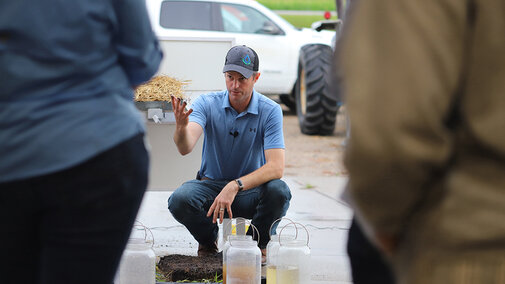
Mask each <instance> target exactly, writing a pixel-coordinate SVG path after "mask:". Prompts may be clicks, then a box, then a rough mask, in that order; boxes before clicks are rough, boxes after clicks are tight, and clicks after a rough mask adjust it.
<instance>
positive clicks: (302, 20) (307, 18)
mask: <svg viewBox="0 0 505 284" xmlns="http://www.w3.org/2000/svg"><path fill="white" fill-rule="evenodd" d="M280 16H281V17H283V18H284V19H285V20H286V21H288V22H290V23H291V24H292V25H293V26H295V27H297V28H310V25H311V24H312V23H313V22H317V21H320V20H324V17H323V15H321V16H317V15H280ZM331 19H332V20H336V19H337V17H331Z"/></svg>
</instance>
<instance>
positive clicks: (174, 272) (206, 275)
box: [158, 253, 223, 282]
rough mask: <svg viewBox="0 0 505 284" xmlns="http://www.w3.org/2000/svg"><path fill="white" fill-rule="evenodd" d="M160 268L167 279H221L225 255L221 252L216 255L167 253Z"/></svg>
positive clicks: (159, 264) (160, 263) (159, 265)
mask: <svg viewBox="0 0 505 284" xmlns="http://www.w3.org/2000/svg"><path fill="white" fill-rule="evenodd" d="M158 270H159V272H161V273H162V274H163V276H164V277H165V278H166V281H173V282H175V281H181V280H189V281H201V280H221V279H222V278H223V255H222V254H221V253H219V254H216V255H214V256H188V255H179V254H172V255H167V256H164V257H162V258H161V259H160V262H159V263H158ZM216 275H217V279H216ZM202 282H203V281H202Z"/></svg>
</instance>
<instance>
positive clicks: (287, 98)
mask: <svg viewBox="0 0 505 284" xmlns="http://www.w3.org/2000/svg"><path fill="white" fill-rule="evenodd" d="M293 90H294V89H293ZM279 100H280V101H281V103H283V104H284V105H285V106H287V107H288V108H289V111H291V112H293V113H296V102H295V96H294V94H289V95H288V94H282V95H279Z"/></svg>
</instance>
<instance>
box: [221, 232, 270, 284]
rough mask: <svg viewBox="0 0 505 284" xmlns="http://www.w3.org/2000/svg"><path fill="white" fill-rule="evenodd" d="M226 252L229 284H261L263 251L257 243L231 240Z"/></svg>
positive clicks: (227, 281) (227, 280)
mask: <svg viewBox="0 0 505 284" xmlns="http://www.w3.org/2000/svg"><path fill="white" fill-rule="evenodd" d="M229 241H230V247H229V248H228V250H227V252H226V283H227V284H261V250H260V249H259V247H258V244H257V243H256V242H255V241H251V240H234V239H230V240H229Z"/></svg>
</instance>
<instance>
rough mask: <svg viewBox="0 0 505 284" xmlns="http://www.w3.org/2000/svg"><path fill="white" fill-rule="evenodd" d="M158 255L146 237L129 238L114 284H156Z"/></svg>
mask: <svg viewBox="0 0 505 284" xmlns="http://www.w3.org/2000/svg"><path fill="white" fill-rule="evenodd" d="M155 283H156V255H155V254H154V251H153V250H152V248H151V245H150V244H149V243H146V242H145V240H144V239H137V238H135V239H129V240H128V244H127V245H126V249H125V251H124V252H123V256H122V258H121V263H120V265H119V272H118V274H117V277H116V281H115V282H114V284H155Z"/></svg>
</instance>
